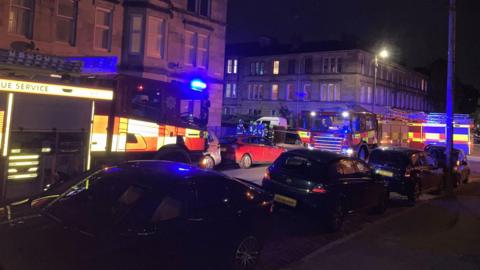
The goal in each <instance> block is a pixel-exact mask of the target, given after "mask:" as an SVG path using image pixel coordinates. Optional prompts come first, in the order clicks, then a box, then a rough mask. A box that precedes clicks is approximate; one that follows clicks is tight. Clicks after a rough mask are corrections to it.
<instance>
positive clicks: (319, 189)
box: [311, 185, 327, 194]
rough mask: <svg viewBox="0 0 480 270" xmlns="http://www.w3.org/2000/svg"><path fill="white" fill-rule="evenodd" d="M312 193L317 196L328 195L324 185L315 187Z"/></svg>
mask: <svg viewBox="0 0 480 270" xmlns="http://www.w3.org/2000/svg"><path fill="white" fill-rule="evenodd" d="M311 192H312V193H316V194H325V193H327V190H326V189H325V187H323V186H322V185H318V186H316V187H314V188H313V189H312V191H311Z"/></svg>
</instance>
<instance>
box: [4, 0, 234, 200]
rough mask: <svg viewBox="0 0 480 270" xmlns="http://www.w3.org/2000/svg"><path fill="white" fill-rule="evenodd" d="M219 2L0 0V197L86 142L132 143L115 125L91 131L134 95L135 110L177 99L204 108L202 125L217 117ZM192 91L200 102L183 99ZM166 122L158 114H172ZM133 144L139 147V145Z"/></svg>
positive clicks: (17, 191)
mask: <svg viewBox="0 0 480 270" xmlns="http://www.w3.org/2000/svg"><path fill="white" fill-rule="evenodd" d="M226 8H227V0H174V1H167V0H136V1H134V0H123V1H118V0H87V1H84V0H2V1H1V4H0V35H1V36H2V38H1V39H0V201H2V199H5V198H12V197H16V196H20V195H25V194H28V193H29V192H31V191H32V190H41V189H43V187H45V186H46V185H47V184H49V183H52V182H55V179H56V178H58V177H59V172H68V173H69V174H70V175H75V174H76V173H80V172H82V171H84V170H86V169H88V168H90V164H91V163H92V161H91V160H92V156H91V152H93V151H94V150H96V149H97V148H98V149H101V150H102V151H104V152H106V151H107V148H109V147H107V145H112V147H111V149H114V147H113V146H114V144H115V143H113V140H114V139H113V138H114V137H115V138H120V139H117V141H116V144H115V145H119V144H121V143H119V141H121V140H122V142H123V144H124V145H127V144H135V143H139V144H141V143H142V142H143V141H141V140H140V141H139V142H138V141H137V139H136V138H132V136H127V133H128V134H129V135H132V134H131V132H130V130H123V129H122V132H123V133H122V134H120V135H118V136H117V135H112V139H111V140H112V141H108V140H109V139H107V136H106V135H105V136H104V137H102V138H101V139H102V140H96V139H95V138H93V137H95V136H97V134H99V132H100V133H101V134H104V133H105V134H106V132H107V130H108V132H110V133H112V134H113V131H112V130H113V129H114V128H115V127H114V126H115V125H116V123H117V122H115V121H116V119H117V118H119V117H127V118H130V117H131V118H134V117H136V116H138V115H133V114H130V113H131V112H130V111H132V110H134V109H135V108H136V107H135V106H138V104H140V105H141V106H143V107H142V110H140V109H138V110H137V111H139V115H142V114H143V115H142V116H145V111H151V112H152V114H155V115H156V116H159V115H160V114H161V115H162V117H163V115H164V114H168V115H175V118H180V117H181V116H177V114H178V112H177V107H180V108H183V107H182V105H179V103H183V101H184V99H185V100H186V103H187V104H186V105H187V106H185V109H186V110H187V111H186V113H187V114H188V115H187V117H186V118H187V119H191V118H190V116H191V115H193V114H194V113H198V114H200V115H201V116H205V115H206V114H205V112H206V111H207V112H209V113H208V114H207V115H209V118H208V120H209V121H208V125H209V126H210V127H211V128H212V129H213V130H215V129H216V128H218V127H220V121H221V108H222V98H223V94H222V92H223V91H222V90H223V67H224V49H225V48H224V47H225V27H226ZM125 78H126V79H125ZM191 82H196V85H193V84H191ZM143 85H145V86H147V85H148V86H149V89H148V91H150V90H152V93H153V95H155V97H152V99H151V100H152V102H151V104H154V105H155V106H153V107H152V106H150V105H151V104H150V103H148V102H146V101H145V100H144V99H138V100H137V97H142V98H143V97H144V96H146V95H145V94H146V92H147V89H145V91H143V90H144V89H143ZM194 86H195V87H197V89H195V88H194ZM145 88H147V87H145ZM199 89H200V90H199ZM184 90H188V91H186V92H188V95H187V97H184V95H185V94H184ZM167 92H168V93H172V94H171V95H170V96H181V95H182V99H180V98H179V99H178V101H179V102H177V100H176V99H171V98H170V99H169V98H168V97H170V96H168V97H167V94H165V95H164V96H161V98H164V97H166V98H167V99H162V102H159V100H161V98H159V97H157V96H159V95H160V93H167ZM199 96H201V110H200V111H198V110H196V107H195V106H194V105H195V104H193V103H196V102H197V101H198V100H199V99H200V98H199ZM206 96H208V100H206ZM172 100H173V101H172ZM155 102H156V103H155ZM165 103H167V104H165ZM197 103H198V102H197ZM205 103H207V104H208V105H209V106H204V104H205ZM113 105H114V106H113ZM165 105H166V106H165ZM167 107H168V108H171V112H170V111H167V109H166V108H167ZM112 108H115V109H114V110H113V109H112ZM118 108H128V109H125V110H124V111H121V110H118ZM132 108H133V109H132ZM205 108H207V109H206V110H205ZM128 110H130V111H128ZM112 111H115V112H114V114H115V115H114V116H115V117H110V116H111V114H112ZM105 115H106V117H108V120H107V121H106V122H105V126H102V127H101V128H99V129H100V130H99V131H98V130H97V131H96V130H94V129H95V128H96V126H95V125H93V124H92V123H95V121H96V119H97V118H99V117H97V116H100V117H102V116H105ZM117 116H118V117H117ZM139 117H140V118H139V119H138V120H140V121H138V122H142V120H143V123H145V121H150V122H154V121H157V120H156V119H157V118H155V119H154V120H151V119H143V118H141V116H139ZM144 118H147V117H144ZM158 119H164V118H160V116H159V118H158ZM136 120H137V119H133V121H136ZM194 120H195V119H193V120H192V122H193V121H194ZM159 121H161V120H159ZM171 122H172V123H173V122H174V120H172V121H171ZM172 123H170V122H169V123H163V122H162V123H158V124H164V125H167V124H169V125H175V124H176V123H178V122H176V123H173V124H172ZM184 123H186V121H185V122H184ZM193 123H194V124H195V122H193ZM151 124H152V125H151V126H153V125H155V124H156V123H151ZM181 124H183V123H181ZM185 125H186V124H185ZM151 126H150V131H151V130H154V131H153V132H154V133H155V132H157V133H158V132H160V131H159V128H156V126H155V127H154V128H152V127H151ZM199 126H200V125H199ZM117 127H118V129H120V127H119V125H117ZM202 127H203V122H202ZM182 128H183V129H185V128H184V127H179V128H178V129H182ZM110 129H111V130H110ZM139 129H140V130H141V132H145V127H144V126H142V127H140V128H139ZM165 132H166V131H165ZM183 132H184V133H185V131H183ZM199 132H200V131H199ZM165 134H166V133H165ZM169 134H173V132H171V133H169ZM194 135H195V134H193V135H191V134H188V136H194ZM102 136H103V135H102ZM121 136H124V137H121ZM169 136H172V137H173V135H169ZM185 136H187V135H185ZM198 136H199V137H200V133H198ZM127 137H128V139H127ZM123 138H125V140H123ZM97 141H99V142H101V143H97ZM164 141H167V139H165V138H164ZM173 142H177V137H175V138H174V140H173ZM169 143H170V142H169ZM165 144H166V143H165ZM158 145H159V144H158V143H156V144H155V147H158ZM202 146H204V144H202ZM142 147H143V148H142ZM125 148H126V147H125ZM111 149H110V150H111ZM121 150H122V151H125V149H123V148H122V149H121ZM135 150H136V151H146V150H145V147H144V146H143V145H141V146H139V148H138V149H135ZM155 150H158V149H157V148H155V149H154V150H152V151H153V152H155ZM12 160H21V162H20V161H19V162H12ZM17 180H21V181H17Z"/></svg>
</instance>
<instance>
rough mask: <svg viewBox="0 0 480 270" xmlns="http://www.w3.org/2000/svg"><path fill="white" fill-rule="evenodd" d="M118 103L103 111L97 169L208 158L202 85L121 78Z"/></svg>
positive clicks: (98, 113)
mask: <svg viewBox="0 0 480 270" xmlns="http://www.w3.org/2000/svg"><path fill="white" fill-rule="evenodd" d="M115 94H116V97H115V99H114V101H113V102H112V104H109V105H108V106H103V107H97V108H96V110H95V115H94V117H93V128H92V134H91V152H92V164H93V165H99V164H105V163H110V162H115V161H120V160H132V159H164V160H172V161H178V162H184V163H192V162H193V163H197V162H202V160H203V159H205V158H208V153H206V149H207V147H208V139H207V137H208V133H207V131H206V125H207V122H208V107H209V101H208V94H207V91H206V84H205V83H204V82H203V81H201V80H192V82H191V83H190V85H185V84H184V83H180V82H178V83H176V82H172V83H165V82H161V81H155V80H149V79H144V78H136V77H130V76H121V77H119V78H118V79H117V87H116V92H115Z"/></svg>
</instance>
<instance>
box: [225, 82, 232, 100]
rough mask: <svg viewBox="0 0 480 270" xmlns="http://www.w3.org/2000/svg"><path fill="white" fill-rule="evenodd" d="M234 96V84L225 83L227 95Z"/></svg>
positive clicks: (227, 96)
mask: <svg viewBox="0 0 480 270" xmlns="http://www.w3.org/2000/svg"><path fill="white" fill-rule="evenodd" d="M231 96H232V85H231V84H230V83H227V84H225V97H226V98H229V97H231Z"/></svg>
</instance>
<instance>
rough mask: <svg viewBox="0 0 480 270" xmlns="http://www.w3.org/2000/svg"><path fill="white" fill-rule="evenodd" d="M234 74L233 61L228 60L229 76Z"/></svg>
mask: <svg viewBox="0 0 480 270" xmlns="http://www.w3.org/2000/svg"><path fill="white" fill-rule="evenodd" d="M232 73H233V60H232V59H228V60H227V74H232Z"/></svg>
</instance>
